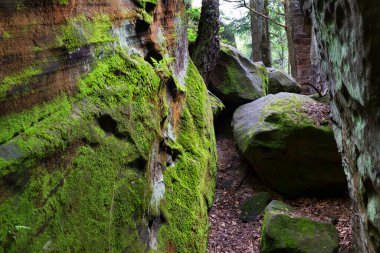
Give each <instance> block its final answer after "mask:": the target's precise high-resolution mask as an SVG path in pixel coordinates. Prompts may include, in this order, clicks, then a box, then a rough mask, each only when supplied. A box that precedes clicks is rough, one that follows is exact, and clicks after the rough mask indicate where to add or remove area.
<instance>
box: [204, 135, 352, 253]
mask: <svg viewBox="0 0 380 253" xmlns="http://www.w3.org/2000/svg"><path fill="white" fill-rule="evenodd" d="M217 146H218V155H219V161H218V178H217V189H216V191H215V199H214V204H213V207H212V209H211V211H210V214H209V225H210V230H209V237H208V245H207V252H208V253H221V252H228V253H259V252H260V250H259V245H260V233H261V223H262V219H263V216H262V215H261V216H259V217H258V218H257V219H256V221H254V222H251V223H243V222H242V221H241V220H240V218H239V217H240V213H241V212H240V209H239V207H240V205H241V204H242V203H243V201H244V200H245V199H247V198H248V197H251V196H253V195H254V194H256V193H258V192H263V191H267V192H271V193H272V194H273V197H274V198H275V199H281V196H279V195H277V194H276V193H274V192H272V191H271V190H269V189H268V188H267V187H265V186H264V185H263V184H262V183H261V182H260V181H259V180H258V179H257V178H256V177H255V176H254V175H249V176H248V177H246V175H247V171H248V169H249V166H248V165H247V164H246V163H245V162H244V161H242V160H241V159H240V156H239V155H238V152H237V150H236V147H235V144H234V142H233V140H232V139H231V138H227V137H225V136H222V135H221V136H218V138H217ZM244 178H246V180H244V182H242V180H243V179H244ZM239 186H240V187H239ZM283 201H284V202H285V203H287V204H289V205H291V206H293V207H295V213H294V214H295V215H300V216H307V217H309V218H312V219H314V220H318V221H323V222H331V223H333V224H334V225H335V226H336V228H337V229H338V231H339V236H340V240H341V242H340V250H339V252H345V253H346V252H351V223H350V220H351V212H350V204H349V199H348V197H346V196H345V197H342V198H330V199H315V198H299V199H293V200H283Z"/></svg>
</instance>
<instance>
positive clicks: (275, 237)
mask: <svg viewBox="0 0 380 253" xmlns="http://www.w3.org/2000/svg"><path fill="white" fill-rule="evenodd" d="M338 248H339V235H338V231H337V230H336V228H335V227H334V226H333V225H332V224H328V223H322V222H317V221H313V220H311V219H309V218H305V217H294V216H293V215H292V214H291V212H290V211H289V207H287V205H286V204H284V203H282V202H279V201H277V202H276V203H273V204H272V205H271V207H270V208H266V210H265V214H264V220H263V225H262V234H261V242H260V251H261V252H262V253H336V252H338Z"/></svg>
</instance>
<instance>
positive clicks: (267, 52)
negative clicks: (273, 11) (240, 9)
mask: <svg viewBox="0 0 380 253" xmlns="http://www.w3.org/2000/svg"><path fill="white" fill-rule="evenodd" d="M250 8H251V9H252V10H255V11H257V12H259V13H262V14H264V15H265V16H268V0H251V1H250ZM250 16H251V36H252V60H253V61H262V62H263V63H264V65H265V66H267V67H270V66H272V60H271V58H272V55H271V48H270V36H269V20H268V19H267V18H264V17H263V16H261V15H257V14H256V13H254V12H252V11H251V12H250Z"/></svg>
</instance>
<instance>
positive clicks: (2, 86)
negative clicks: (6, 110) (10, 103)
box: [0, 66, 42, 99]
mask: <svg viewBox="0 0 380 253" xmlns="http://www.w3.org/2000/svg"><path fill="white" fill-rule="evenodd" d="M41 73H42V69H40V68H37V67H34V66H32V67H28V68H25V69H23V70H21V71H20V72H19V73H16V74H13V75H11V76H7V77H5V78H4V79H3V80H1V82H0V99H2V98H4V97H6V96H7V93H8V92H12V91H11V89H12V88H15V87H16V86H18V85H22V84H23V85H26V84H28V83H30V82H31V81H32V80H33V77H36V76H37V75H39V74H41Z"/></svg>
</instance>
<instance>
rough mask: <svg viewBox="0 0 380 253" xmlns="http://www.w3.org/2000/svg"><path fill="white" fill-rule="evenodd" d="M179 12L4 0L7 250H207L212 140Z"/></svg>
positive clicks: (1, 166)
mask: <svg viewBox="0 0 380 253" xmlns="http://www.w3.org/2000/svg"><path fill="white" fill-rule="evenodd" d="M184 13H185V12H184V4H183V2H182V1H176V0H169V1H157V2H156V1H154V0H152V1H117V0H111V1H108V0H107V1H105V0H97V1H90V0H88V1H74V0H57V1H34V0H23V1H22V0H20V1H7V2H5V1H2V2H1V4H0V16H1V19H0V65H1V68H0V115H1V118H0V129H1V132H0V193H1V194H0V213H1V216H0V227H1V230H0V251H2V252H3V251H4V252H41V251H44V252H67V251H72V252H80V251H82V252H95V251H97V252H105V251H113V252H126V251H127V252H144V251H148V250H153V251H158V252H165V251H169V252H179V251H181V252H202V251H205V246H206V239H207V208H208V207H209V206H210V205H211V203H212V191H213V187H214V175H215V170H216V162H215V161H216V152H215V138H214V134H213V126H212V111H211V105H210V101H209V99H208V96H207V90H206V87H205V84H204V82H203V81H202V78H201V77H200V75H199V73H198V72H197V70H196V69H195V67H194V65H193V64H192V62H191V61H190V60H189V59H188V56H187V36H186V29H185V27H184V24H185V20H186V17H185V16H184Z"/></svg>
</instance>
